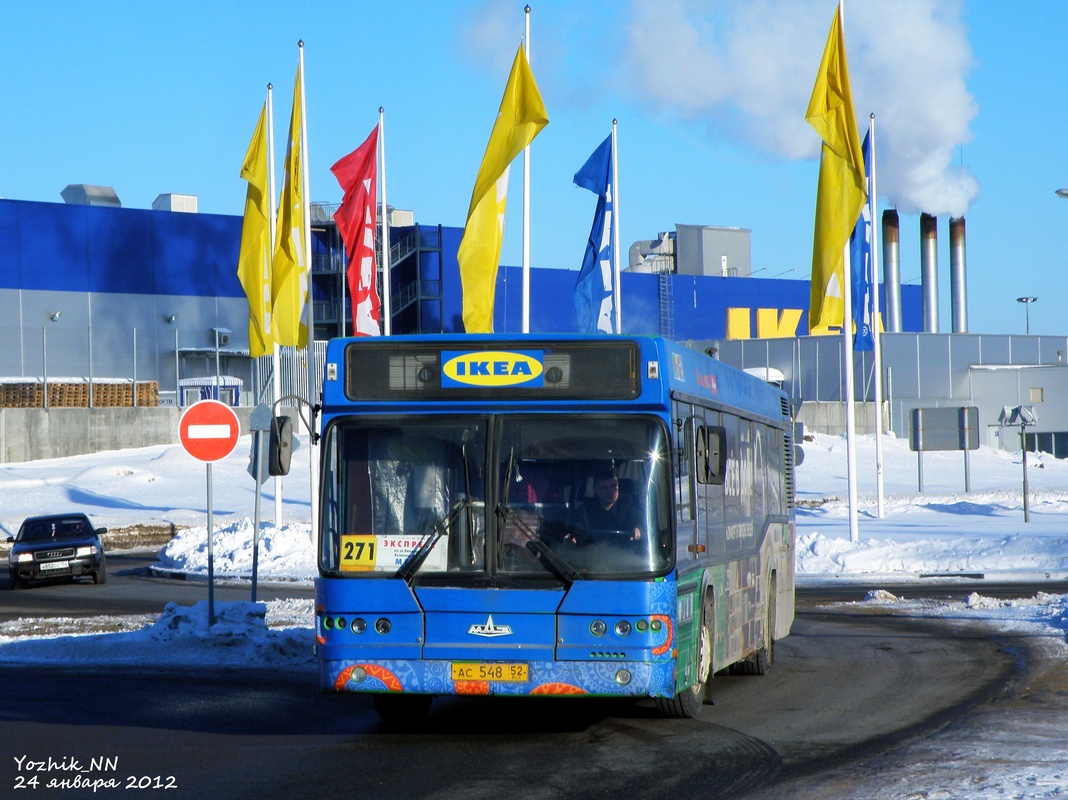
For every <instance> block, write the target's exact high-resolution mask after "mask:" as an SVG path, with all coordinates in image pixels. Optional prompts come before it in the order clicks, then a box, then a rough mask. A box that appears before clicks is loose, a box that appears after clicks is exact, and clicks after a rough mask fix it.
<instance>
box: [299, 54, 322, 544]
mask: <svg viewBox="0 0 1068 800" xmlns="http://www.w3.org/2000/svg"><path fill="white" fill-rule="evenodd" d="M297 47H298V48H299V51H300V160H301V165H300V173H301V175H300V176H301V183H302V184H303V187H302V188H303V198H302V202H301V206H302V209H301V211H302V212H303V216H304V221H303V225H304V265H305V270H306V272H305V275H306V276H307V279H306V282H305V287H306V294H305V303H304V319H305V325H306V326H307V331H308V334H307V335H308V338H307V342H306V345H305V346H306V348H307V349H306V356H305V357H306V359H307V366H308V402H309V403H310V404H311V405H313V406H314V405H316V400H317V398H316V389H318V387H319V382H318V376H317V374H316V373H317V366H318V364H317V361H316V358H315V304H314V303H313V302H312V299H313V295H312V267H311V264H312V259H311V204H310V202H309V200H308V198H309V197H311V193H310V192H309V190H308V162H309V159H308V114H307V103H306V99H305V95H304V83H305V81H304V42H303V40H301V41H299V42H297ZM308 420H309V423H310V425H311V427H312V428H313V430H312V431H311V432H310V433H309V436H308V440H309V443H310V449H309V454H308V479H309V481H310V482H311V533H312V541H313V542H314V541H317V540H318V530H319V487H318V484H319V442H318V436H317V435H316V432H315V430H314V427H315V414H309V415H308Z"/></svg>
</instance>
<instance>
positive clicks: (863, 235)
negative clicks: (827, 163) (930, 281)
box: [849, 131, 879, 350]
mask: <svg viewBox="0 0 1068 800" xmlns="http://www.w3.org/2000/svg"><path fill="white" fill-rule="evenodd" d="M861 149H863V151H864V174H865V175H867V178H868V187H867V189H868V202H867V203H865V204H864V208H862V209H861V211H860V218H859V219H858V220H857V224H856V227H854V228H853V233H852V234H851V235H850V237H849V261H850V270H849V277H850V282H851V283H852V292H851V295H850V297H851V299H852V302H853V323H854V325H855V326H856V330H855V331H854V333H853V349H854V350H874V349H875V335H874V334H873V332H872V326H873V325H874V324H875V320H874V319H873V317H874V316H875V296H874V292H877V291H878V290H879V284H878V278H877V276H876V274H875V268H874V263H875V262H874V260H873V259H872V252H871V224H872V219H871V216H872V206H874V205H875V198H873V197H872V196H871V131H868V135H867V136H865V137H864V144H863V145H861Z"/></svg>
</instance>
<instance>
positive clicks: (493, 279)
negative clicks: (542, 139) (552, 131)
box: [456, 45, 549, 333]
mask: <svg viewBox="0 0 1068 800" xmlns="http://www.w3.org/2000/svg"><path fill="white" fill-rule="evenodd" d="M548 123H549V118H548V116H547V115H546V112H545V104H544V103H543V102H542V100H541V93H540V92H539V91H538V86H537V84H536V83H534V76H533V74H531V72H530V64H528V63H527V56H526V53H524V52H523V46H522V45H520V47H519V52H517V53H516V55H515V61H513V62H512V71H511V72H510V73H509V75H508V84H507V86H505V89H504V98H503V99H502V100H501V107H500V110H499V111H498V112H497V120H496V122H494V123H493V131H492V132H491V133H490V138H489V144H488V145H487V146H486V154H485V155H484V156H483V157H482V164H481V166H479V168H478V177H477V178H475V188H474V190H473V191H472V192H471V204H470V206H469V207H468V209H467V224H466V225H465V226H464V235H463V239H461V240H460V249H459V251H458V252H457V254H456V259H457V261H459V263H460V282H461V284H462V286H463V317H464V330H466V331H467V332H468V333H491V332H492V331H493V295H494V288H495V286H496V283H497V264H498V261H499V260H500V255H501V239H502V238H503V235H504V208H505V202H506V200H507V193H508V165H509V164H511V163H512V161H513V160H514V159H515V157H516V156H517V155H519V154H520V153H521V152H522V151H523V148H525V147H526V146H527V145H529V144H530V143H531V142H532V141H534V137H535V136H537V135H538V132H539V131H541V129H542V128H544V127H545V126H546V125H547V124H548Z"/></svg>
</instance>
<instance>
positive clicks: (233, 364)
mask: <svg viewBox="0 0 1068 800" xmlns="http://www.w3.org/2000/svg"><path fill="white" fill-rule="evenodd" d="M0 336H3V337H4V339H3V340H4V341H5V342H6V346H5V347H3V348H0V406H6V407H23V408H32V407H36V408H49V407H51V406H56V405H64V406H80V407H86V406H88V407H89V408H94V407H114V406H116V405H127V406H129V405H133V406H138V405H174V406H183V405H186V404H187V402H188V401H189V400H191V399H193V398H195V399H199V397H201V396H209V395H210V396H216V397H217V396H219V393H220V389H222V390H233V391H234V396H233V400H234V402H235V403H236V404H238V405H256V404H258V403H260V402H268V401H269V400H272V401H273V399H275V398H274V395H273V385H274V368H275V367H274V360H273V358H272V357H271V356H263V357H261V358H256V359H251V358H250V357H249V354H248V350H247V349H240V348H232V347H230V346H229V343H228V342H226V343H225V344H223V345H221V346H218V347H213V346H211V345H210V344H208V343H206V342H205V337H204V334H203V331H202V330H200V328H199V327H198V328H197V329H195V330H189V331H184V330H182V329H179V328H178V327H175V326H171V325H166V326H160V327H149V328H136V327H131V328H121V327H107V328H78V327H71V326H63V327H59V326H55V325H44V326H41V328H39V329H34V328H30V327H11V326H9V327H7V328H3V327H0ZM314 353H315V363H316V369H315V370H314V373H313V374H314V385H309V370H308V357H307V350H304V349H302V350H298V349H296V348H293V347H282V348H279V358H278V373H279V377H280V383H281V395H280V396H282V397H285V396H290V395H296V396H298V397H300V398H302V399H304V400H308V401H312V400H311V398H315V400H314V401H317V400H318V398H319V396H320V394H321V388H322V374H323V367H324V364H325V361H326V342H324V341H317V342H315V343H314ZM146 387H151V391H149V390H148V389H147V388H146ZM127 398H129V399H127ZM314 401H312V402H314ZM287 405H288V403H287Z"/></svg>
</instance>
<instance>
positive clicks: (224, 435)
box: [178, 400, 241, 463]
mask: <svg viewBox="0 0 1068 800" xmlns="http://www.w3.org/2000/svg"><path fill="white" fill-rule="evenodd" d="M240 433H241V426H240V425H239V424H238V421H237V414H235V413H234V410H233V409H232V408H230V406H228V405H226V404H225V403H220V402H219V401H218V400H201V401H200V402H197V403H193V405H191V406H189V408H187V409H186V410H185V411H183V412H182V416H181V419H179V420H178V439H179V440H180V441H181V443H182V447H184V448H185V451H186V452H187V453H189V455H191V456H192V457H193V458H195V459H197V460H199V461H206V462H208V463H211V462H213V461H221V460H222V459H224V458H226V457H227V456H228V455H230V453H232V452H234V447H236V446H237V437H238V436H239V435H240Z"/></svg>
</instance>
